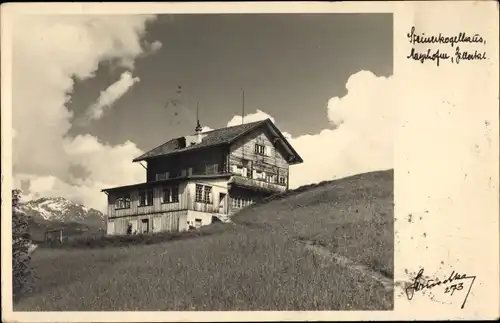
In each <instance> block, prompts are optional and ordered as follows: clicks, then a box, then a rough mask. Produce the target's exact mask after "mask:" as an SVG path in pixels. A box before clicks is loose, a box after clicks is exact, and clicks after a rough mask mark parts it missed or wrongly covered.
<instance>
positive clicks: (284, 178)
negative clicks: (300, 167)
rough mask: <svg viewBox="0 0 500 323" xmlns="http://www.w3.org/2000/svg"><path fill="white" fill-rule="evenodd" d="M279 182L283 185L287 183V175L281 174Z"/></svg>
mask: <svg viewBox="0 0 500 323" xmlns="http://www.w3.org/2000/svg"><path fill="white" fill-rule="evenodd" d="M279 183H280V184H281V185H286V177H285V176H280V179H279Z"/></svg>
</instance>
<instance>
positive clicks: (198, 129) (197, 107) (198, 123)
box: [194, 102, 201, 133]
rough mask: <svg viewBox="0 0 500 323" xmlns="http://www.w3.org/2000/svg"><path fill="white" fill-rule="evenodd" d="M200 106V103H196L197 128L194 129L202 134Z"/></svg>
mask: <svg viewBox="0 0 500 323" xmlns="http://www.w3.org/2000/svg"><path fill="white" fill-rule="evenodd" d="M199 105H200V102H196V128H195V129H194V130H195V132H197V133H198V132H201V125H200V118H199V112H198V110H199Z"/></svg>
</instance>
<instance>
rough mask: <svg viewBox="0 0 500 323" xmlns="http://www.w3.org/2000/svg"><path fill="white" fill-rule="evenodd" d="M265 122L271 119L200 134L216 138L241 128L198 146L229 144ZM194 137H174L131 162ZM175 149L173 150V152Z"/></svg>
mask: <svg viewBox="0 0 500 323" xmlns="http://www.w3.org/2000/svg"><path fill="white" fill-rule="evenodd" d="M265 122H271V123H272V121H271V119H270V118H267V119H264V120H257V121H253V122H248V123H243V124H240V125H234V126H230V127H222V128H218V129H212V130H210V131H206V132H202V133H201V134H202V135H204V137H206V136H217V133H218V132H220V133H221V134H224V132H225V131H228V130H230V132H231V131H232V132H234V131H235V129H238V128H243V129H242V130H236V131H240V132H241V133H233V134H232V135H230V136H227V137H226V138H225V139H220V140H215V141H216V142H213V143H206V144H205V145H200V146H203V147H207V146H212V145H215V144H223V143H229V142H231V141H233V140H235V139H236V138H238V137H239V136H240V135H242V134H245V133H248V131H250V130H251V129H254V128H255V127H257V126H259V125H261V124H263V123H265ZM195 135H197V134H196V133H194V134H191V135H184V136H181V137H176V138H172V139H169V140H168V141H166V142H164V143H162V144H160V145H158V146H156V147H155V148H153V149H149V150H148V151H146V152H145V153H143V154H142V155H140V156H139V157H136V158H134V159H133V162H136V161H141V160H143V159H145V158H149V157H154V156H152V154H151V153H152V152H153V151H155V150H158V149H160V150H161V149H162V147H164V146H165V145H167V144H169V143H174V142H179V141H182V140H183V139H185V138H186V137H188V136H195ZM217 141H218V142H217ZM196 146H198V145H196ZM186 148H188V147H183V148H180V149H179V150H183V149H186ZM175 149H176V148H174V150H175ZM162 155H163V153H162Z"/></svg>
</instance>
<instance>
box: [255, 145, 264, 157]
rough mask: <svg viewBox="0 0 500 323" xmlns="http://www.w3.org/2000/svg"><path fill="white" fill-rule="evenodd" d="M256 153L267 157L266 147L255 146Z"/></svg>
mask: <svg viewBox="0 0 500 323" xmlns="http://www.w3.org/2000/svg"><path fill="white" fill-rule="evenodd" d="M255 153H256V154H257V155H262V156H265V155H266V145H262V144H258V143H256V144H255Z"/></svg>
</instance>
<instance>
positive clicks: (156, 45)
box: [150, 40, 162, 53]
mask: <svg viewBox="0 0 500 323" xmlns="http://www.w3.org/2000/svg"><path fill="white" fill-rule="evenodd" d="M161 47H162V43H161V42H159V41H157V40H155V41H154V42H152V43H151V46H150V51H151V53H156V52H157V51H159V50H160V49H161Z"/></svg>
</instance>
